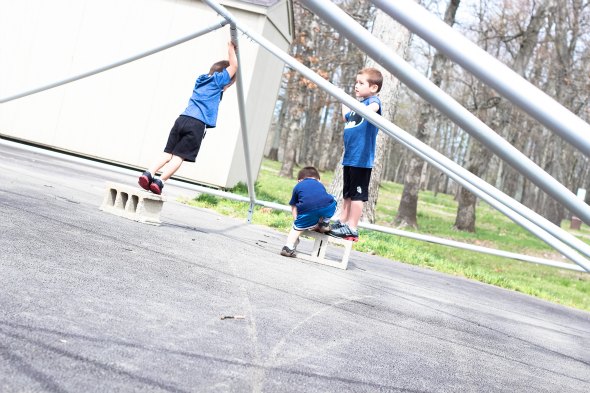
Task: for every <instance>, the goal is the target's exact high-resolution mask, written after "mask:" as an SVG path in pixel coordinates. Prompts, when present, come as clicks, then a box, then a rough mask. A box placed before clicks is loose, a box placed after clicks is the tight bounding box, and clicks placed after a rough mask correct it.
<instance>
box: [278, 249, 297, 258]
mask: <svg viewBox="0 0 590 393" xmlns="http://www.w3.org/2000/svg"><path fill="white" fill-rule="evenodd" d="M281 255H282V256H284V257H291V258H295V257H296V256H297V254H295V249H294V248H293V249H291V248H289V247H287V246H284V247H283V249H282V250H281Z"/></svg>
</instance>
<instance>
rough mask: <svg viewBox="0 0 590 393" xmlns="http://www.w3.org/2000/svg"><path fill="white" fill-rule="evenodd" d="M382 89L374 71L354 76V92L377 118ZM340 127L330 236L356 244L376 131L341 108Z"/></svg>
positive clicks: (367, 197)
mask: <svg viewBox="0 0 590 393" xmlns="http://www.w3.org/2000/svg"><path fill="white" fill-rule="evenodd" d="M382 85H383V75H382V74H381V72H380V71H379V70H377V69H375V68H364V69H362V70H360V71H359V72H358V74H357V76H356V83H355V85H354V92H355V95H356V97H357V98H358V99H360V100H361V102H362V103H363V104H365V105H366V106H367V107H368V109H370V110H372V111H373V112H377V113H378V114H381V100H380V99H379V97H377V96H376V94H377V93H379V91H380V90H381V86H382ZM342 116H343V117H344V120H345V121H346V125H345V126H344V157H343V158H342V165H343V168H342V176H343V186H342V198H343V202H342V211H341V212H340V219H339V220H337V221H336V222H335V223H334V224H332V230H331V231H330V233H329V234H330V235H332V236H336V237H340V238H344V239H347V240H353V241H357V240H358V230H357V227H358V223H359V220H360V218H361V214H362V212H363V202H366V201H368V200H369V183H370V181H371V170H372V168H373V161H374V160H375V147H376V144H377V132H378V131H379V130H378V128H377V127H375V126H374V125H373V124H371V123H369V122H368V121H367V120H366V119H364V118H363V117H362V116H361V115H359V114H357V113H355V112H351V111H350V109H349V108H348V107H346V106H344V105H342Z"/></svg>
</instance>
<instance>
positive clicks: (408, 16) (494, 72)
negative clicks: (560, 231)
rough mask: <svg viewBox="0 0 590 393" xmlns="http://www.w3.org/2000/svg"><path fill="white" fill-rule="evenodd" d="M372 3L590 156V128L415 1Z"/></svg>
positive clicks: (377, 1) (401, 0)
mask: <svg viewBox="0 0 590 393" xmlns="http://www.w3.org/2000/svg"><path fill="white" fill-rule="evenodd" d="M304 3H306V1H304ZM373 3H374V4H375V5H376V6H377V7H379V8H381V9H382V10H383V11H385V12H386V13H387V14H389V15H390V16H391V17H392V18H394V19H396V20H397V21H398V22H400V23H401V24H403V25H404V26H406V27H407V28H408V29H409V30H410V31H412V32H414V33H416V34H417V35H419V36H420V37H422V38H423V39H424V40H425V41H426V42H428V43H430V44H431V45H432V46H434V47H436V48H437V49H438V50H440V51H441V52H442V53H444V54H445V55H446V56H447V57H449V58H450V59H452V60H453V61H455V62H456V63H458V64H460V65H461V66H463V67H464V68H465V69H466V70H468V71H469V72H471V73H472V74H473V75H475V76H476V77H477V78H478V79H480V80H481V81H483V82H485V83H486V84H488V85H489V86H491V87H493V88H494V89H495V90H496V91H498V92H499V93H500V94H502V95H503V96H504V97H506V98H507V99H508V100H510V101H511V102H512V103H514V104H516V105H517V106H519V107H520V108H521V109H523V110H524V111H525V112H527V113H528V114H529V115H531V116H532V117H533V118H535V119H537V120H538V121H540V122H541V123H542V124H543V125H545V126H546V127H547V128H549V129H551V130H553V131H555V132H556V133H558V134H559V135H561V136H562V137H563V138H564V139H565V140H567V141H568V142H569V143H571V144H572V146H574V147H575V148H577V149H579V150H580V151H581V152H583V153H584V154H585V155H586V156H589V157H590V138H588V135H590V125H589V124H588V123H586V122H585V121H583V120H582V119H580V118H579V117H577V116H576V115H574V114H573V113H571V112H570V111H569V110H567V109H566V108H564V107H563V106H562V105H561V104H559V103H558V102H556V101H555V100H554V99H552V98H551V97H549V96H548V95H547V94H545V93H544V92H543V91H541V90H540V89H538V88H536V87H535V86H533V85H532V84H531V83H529V82H528V81H527V80H525V79H524V78H522V77H521V76H520V75H519V74H517V73H516V72H514V71H513V70H511V69H510V68H509V67H507V66H506V65H505V64H503V63H502V62H500V61H498V60H497V59H496V58H494V57H493V56H491V55H490V54H488V53H487V52H486V51H484V50H483V49H481V48H479V47H478V46H477V45H475V44H474V43H473V42H471V41H469V40H468V39H467V38H465V37H464V36H463V35H461V34H460V33H459V32H457V31H455V30H453V29H452V28H451V27H450V26H449V25H447V24H446V23H444V22H443V21H441V20H440V19H438V18H437V17H435V16H434V15H432V14H431V13H430V12H428V10H426V9H424V8H422V7H421V6H420V5H418V4H416V3H415V2H413V1H412V0H396V1H391V0H373Z"/></svg>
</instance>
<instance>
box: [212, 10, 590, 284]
mask: <svg viewBox="0 0 590 393" xmlns="http://www.w3.org/2000/svg"><path fill="white" fill-rule="evenodd" d="M301 1H302V3H303V4H305V5H306V6H308V7H309V8H310V9H311V10H312V11H313V12H316V13H317V14H318V16H320V17H321V18H322V19H324V20H325V21H326V22H328V23H329V24H330V25H331V26H332V27H334V28H335V29H336V30H338V31H339V32H340V33H342V34H344V35H345V36H346V37H347V38H349V39H351V40H352V41H353V42H356V43H357V44H359V43H360V45H359V46H360V47H361V49H363V50H364V51H365V52H366V53H368V54H371V53H373V54H374V56H372V57H374V58H375V60H376V61H377V62H378V63H380V64H382V65H384V66H385V67H386V68H387V65H391V64H392V63H393V64H395V61H393V62H392V61H391V60H392V58H393V57H394V56H393V53H392V52H391V51H390V50H389V48H387V47H385V46H384V45H383V44H382V43H380V41H378V40H377V39H376V38H375V37H373V36H371V35H370V33H368V32H367V30H366V29H364V28H363V27H362V26H360V25H359V24H358V23H356V22H355V21H354V20H352V19H350V20H348V19H347V18H350V17H349V16H348V15H346V14H345V13H344V12H343V11H342V10H340V9H339V8H338V7H337V6H336V5H335V4H333V3H331V2H330V1H328V0H301ZM403 1H406V0H403ZM203 2H204V3H206V4H208V5H209V6H210V7H211V8H213V9H214V10H215V11H216V12H217V13H218V14H219V15H221V16H222V17H224V18H225V19H227V20H228V21H229V23H230V24H231V25H232V26H236V28H237V29H238V30H240V31H241V32H242V33H243V34H244V35H246V36H247V37H248V38H250V39H252V40H254V41H255V42H256V43H258V44H259V45H260V46H262V47H263V48H265V49H266V50H268V51H269V52H270V53H272V54H273V55H274V56H276V57H278V58H279V59H281V60H282V61H284V62H285V63H286V64H288V65H290V66H291V67H292V68H293V69H295V70H297V71H299V72H300V73H302V74H303V75H304V76H305V77H306V78H308V79H310V80H311V81H312V82H314V83H315V84H317V85H318V87H320V88H321V89H323V90H324V91H326V92H327V93H328V94H330V95H332V96H333V97H335V98H336V99H338V100H339V101H341V102H342V103H344V104H345V105H346V106H348V107H349V108H351V109H353V110H354V111H356V112H357V113H359V114H361V115H362V116H363V117H364V118H365V119H367V120H368V121H369V122H371V123H373V124H374V125H376V126H377V127H379V129H380V130H382V131H383V132H385V133H386V134H388V135H389V136H391V137H393V138H394V139H396V140H398V141H399V142H401V143H403V144H404V145H405V146H406V147H408V148H409V149H410V150H412V151H413V152H414V153H416V154H417V155H418V156H420V157H421V158H422V159H424V160H425V161H428V162H430V163H431V164H432V165H434V166H436V167H437V168H438V169H440V170H441V171H443V172H444V173H446V174H447V175H448V176H449V177H451V178H452V179H453V180H455V181H456V182H458V183H459V184H461V185H462V186H464V187H465V188H467V189H468V190H469V191H471V192H472V193H473V194H475V195H477V196H478V197H479V198H481V199H483V200H485V201H486V202H488V203H489V204H490V205H491V206H493V207H494V208H496V209H497V210H499V211H500V212H502V213H503V214H504V215H506V216H507V217H509V218H510V219H511V220H512V221H514V222H516V223H517V224H519V225H521V226H522V227H523V228H525V229H527V230H528V231H530V232H531V233H533V234H534V235H535V236H537V237H539V238H540V239H541V240H543V241H544V242H546V243H547V244H549V245H550V246H552V247H553V248H555V249H556V250H558V251H559V252H560V253H561V254H562V255H564V256H566V257H567V258H569V259H570V260H572V261H573V262H574V263H576V264H578V265H579V266H581V267H582V268H583V269H584V270H586V271H588V272H590V261H589V260H588V259H587V258H586V257H588V256H590V246H588V245H587V244H586V243H584V242H582V241H580V240H579V239H577V238H576V237H575V236H572V235H571V234H569V233H567V232H566V231H564V230H562V229H561V228H559V227H558V226H556V225H554V224H553V223H551V222H549V221H548V220H546V219H545V218H543V217H541V216H540V215H538V214H537V213H535V212H533V211H532V210H530V209H528V208H527V207H525V206H524V205H522V204H520V203H518V202H517V201H515V200H514V199H512V198H510V197H509V196H508V195H506V194H504V193H502V192H501V191H500V190H498V189H496V188H494V187H492V186H491V185H489V184H488V183H486V182H484V181H483V180H482V179H480V178H478V177H477V176H475V175H473V174H472V173H470V172H469V171H467V170H466V169H464V168H462V167H461V166H459V165H458V164H456V163H455V162H453V161H452V160H450V159H448V158H447V157H445V156H443V155H442V154H440V153H438V152H437V151H435V150H434V149H432V148H430V147H429V146H427V145H425V144H424V143H422V142H420V141H418V140H417V139H416V138H414V137H412V136H411V135H409V134H408V133H407V132H405V131H404V130H402V129H400V128H399V127H397V126H395V125H394V124H393V123H391V122H389V121H388V120H386V119H383V118H382V117H381V116H379V115H377V114H375V113H373V112H371V111H368V110H367V109H366V108H365V107H364V105H361V104H360V103H359V102H358V101H357V100H355V99H353V98H352V97H350V96H348V95H347V94H345V93H344V91H342V90H341V89H339V88H337V87H336V86H334V85H332V84H331V83H329V82H328V81H326V80H325V79H323V78H321V77H320V76H319V75H317V74H316V73H315V72H313V71H312V70H311V69H309V68H307V67H305V66H304V65H303V64H301V63H299V62H298V61H297V60H295V59H294V58H293V57H291V56H289V55H288V54H286V53H284V52H283V51H282V50H280V48H278V47H276V45H274V44H272V43H271V42H269V41H268V40H266V39H265V38H264V37H262V36H260V35H259V34H257V33H256V32H254V31H251V30H250V29H248V28H247V27H246V26H244V25H242V24H240V23H239V22H238V21H237V20H236V19H235V18H234V16H233V15H232V14H231V13H230V12H229V11H228V10H227V9H226V8H225V7H223V6H222V5H221V4H219V3H218V2H217V1H216V0H203ZM408 2H409V0H408ZM345 24H346V25H348V26H352V27H350V29H346V26H345ZM367 34H368V35H369V36H370V37H368V36H367ZM379 43H380V44H381V45H379ZM388 60H389V62H387V61H388ZM384 63H386V64H384ZM390 68H391V67H390ZM388 70H389V71H390V72H392V73H393V74H394V75H396V76H398V75H397V73H396V72H394V71H396V70H394V69H389V68H388ZM409 80H410V81H412V80H414V79H413V78H409ZM238 81H239V80H238ZM527 83H528V82H527ZM433 86H434V85H433ZM425 91H427V92H428V91H430V90H429V89H426V90H425ZM439 109H441V108H439ZM463 109H464V108H463ZM243 110H244V108H243V107H240V111H243ZM443 112H444V113H445V114H452V111H447V110H446V109H445V110H444V111H443ZM468 113H469V112H468ZM465 116H467V115H465ZM469 116H472V115H471V114H469ZM490 132H491V133H493V131H491V130H490ZM486 146H488V147H490V148H494V145H492V144H490V143H486ZM519 158H520V157H519ZM246 159H248V158H246ZM539 170H540V168H539ZM540 171H541V170H540ZM535 172H536V171H535ZM560 186H561V189H560V190H559V191H560V192H558V193H557V195H559V196H561V198H560V200H561V201H562V202H563V201H565V202H567V203H568V207H569V205H570V204H571V206H572V207H574V208H575V209H571V210H573V211H576V212H577V211H578V210H579V211H580V213H582V214H581V215H583V216H584V217H587V218H588V219H589V222H590V209H589V208H588V206H586V205H585V204H583V203H582V204H581V203H580V201H579V200H577V199H576V198H575V196H574V199H575V201H572V200H570V199H571V198H569V196H568V195H567V194H568V193H569V194H571V192H570V191H569V190H567V189H565V187H563V185H561V184H560ZM249 188H250V186H249ZM572 195H573V194H572ZM580 205H583V206H580Z"/></svg>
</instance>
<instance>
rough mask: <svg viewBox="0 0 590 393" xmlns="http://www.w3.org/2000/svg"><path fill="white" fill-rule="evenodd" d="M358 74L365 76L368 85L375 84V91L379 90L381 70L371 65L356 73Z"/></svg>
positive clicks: (381, 82)
mask: <svg viewBox="0 0 590 393" xmlns="http://www.w3.org/2000/svg"><path fill="white" fill-rule="evenodd" d="M360 74H364V75H366V76H367V82H369V85H377V93H379V92H380V91H381V86H383V74H382V73H381V71H379V70H378V69H376V68H373V67H367V68H363V69H362V70H360V71H359V72H358V73H357V75H360Z"/></svg>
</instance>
